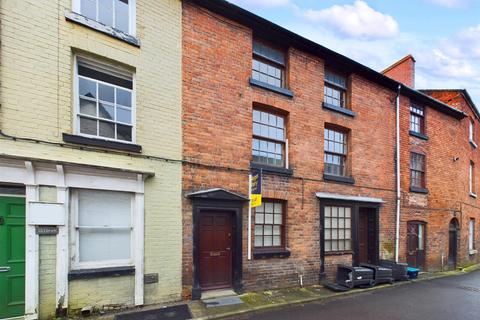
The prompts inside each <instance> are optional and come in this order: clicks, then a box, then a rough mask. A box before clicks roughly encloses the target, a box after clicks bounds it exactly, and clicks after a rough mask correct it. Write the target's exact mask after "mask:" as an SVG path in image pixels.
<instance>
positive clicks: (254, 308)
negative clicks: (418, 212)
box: [189, 264, 480, 320]
mask: <svg viewBox="0 0 480 320" xmlns="http://www.w3.org/2000/svg"><path fill="white" fill-rule="evenodd" d="M475 270H480V264H478V265H476V267H469V268H465V269H461V270H454V271H445V272H423V273H422V274H421V275H419V278H418V279H415V280H410V281H402V282H396V283H394V284H393V285H390V284H385V285H380V286H375V287H372V288H367V289H354V290H350V291H347V292H337V293H336V292H332V291H329V290H328V289H326V288H324V287H323V286H321V285H314V286H309V287H304V288H291V289H279V290H271V291H264V292H257V293H245V294H243V295H240V298H241V299H242V300H243V301H245V304H243V305H233V306H226V307H219V308H213V309H212V308H209V309H207V308H206V306H205V305H204V304H203V303H202V302H200V301H192V302H190V303H189V307H190V311H191V313H192V316H193V317H194V319H195V320H211V319H222V318H227V317H231V316H238V315H242V314H248V313H251V312H258V311H264V310H269V309H282V308H285V307H287V306H288V307H291V306H295V305H300V304H304V303H309V302H314V301H320V300H325V301H328V300H330V299H335V298H339V297H347V296H351V295H355V294H362V293H366V292H371V291H376V290H383V289H389V288H394V287H397V286H402V285H408V284H411V283H415V282H421V281H429V280H433V279H438V278H444V277H449V276H458V275H462V274H465V273H468V272H472V271H475ZM283 292H284V293H286V294H285V296H287V298H286V299H281V298H280V299H279V296H282V293H283ZM305 292H309V293H310V294H312V295H310V296H309V294H305ZM315 292H316V294H315ZM327 292H328V293H327ZM299 293H300V294H299ZM249 295H257V296H260V297H261V296H265V297H269V296H270V297H272V301H271V303H269V302H268V298H266V299H265V300H266V301H264V302H266V303H263V304H258V305H251V304H250V305H249V301H248V299H249ZM295 296H299V297H297V298H295ZM288 297H290V299H289V298H288ZM275 298H277V299H278V301H277V302H274V301H273V300H274V299H275Z"/></svg>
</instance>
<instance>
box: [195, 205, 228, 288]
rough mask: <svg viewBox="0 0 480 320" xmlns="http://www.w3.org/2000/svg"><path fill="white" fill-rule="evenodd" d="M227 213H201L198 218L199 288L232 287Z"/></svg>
mask: <svg viewBox="0 0 480 320" xmlns="http://www.w3.org/2000/svg"><path fill="white" fill-rule="evenodd" d="M232 219H233V218H232V216H231V215H230V214H229V213H228V212H202V213H201V218H200V286H201V287H202V289H205V290H210V289H221V288H229V287H231V286H232V248H233V242H232V239H233V237H232V236H233V223H232Z"/></svg>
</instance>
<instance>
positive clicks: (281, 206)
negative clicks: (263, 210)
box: [274, 202, 283, 213]
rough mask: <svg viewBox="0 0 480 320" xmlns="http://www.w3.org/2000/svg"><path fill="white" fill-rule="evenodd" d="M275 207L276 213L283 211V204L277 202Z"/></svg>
mask: <svg viewBox="0 0 480 320" xmlns="http://www.w3.org/2000/svg"><path fill="white" fill-rule="evenodd" d="M274 209H275V213H282V211H283V205H282V204H281V203H278V202H277V203H275V207H274Z"/></svg>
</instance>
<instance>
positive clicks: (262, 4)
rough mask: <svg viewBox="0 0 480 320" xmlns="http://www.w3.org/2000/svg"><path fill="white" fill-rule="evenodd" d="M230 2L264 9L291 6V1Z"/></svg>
mask: <svg viewBox="0 0 480 320" xmlns="http://www.w3.org/2000/svg"><path fill="white" fill-rule="evenodd" d="M229 1H230V2H232V3H234V4H237V5H241V6H248V7H263V8H273V7H284V6H287V5H289V4H291V1H290V0H229Z"/></svg>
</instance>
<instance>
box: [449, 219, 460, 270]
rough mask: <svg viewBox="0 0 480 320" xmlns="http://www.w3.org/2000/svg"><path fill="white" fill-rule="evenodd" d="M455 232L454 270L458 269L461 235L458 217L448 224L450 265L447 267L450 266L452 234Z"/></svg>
mask: <svg viewBox="0 0 480 320" xmlns="http://www.w3.org/2000/svg"><path fill="white" fill-rule="evenodd" d="M452 223H453V224H454V227H455V230H452V229H451V227H452ZM452 232H455V257H454V261H453V268H454V269H456V268H457V265H458V251H459V250H458V247H459V245H460V241H459V239H458V237H459V236H460V235H461V233H460V221H458V219H457V218H456V217H453V218H452V219H450V220H449V222H448V256H447V259H448V263H447V265H448V266H450V250H451V248H450V233H452Z"/></svg>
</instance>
